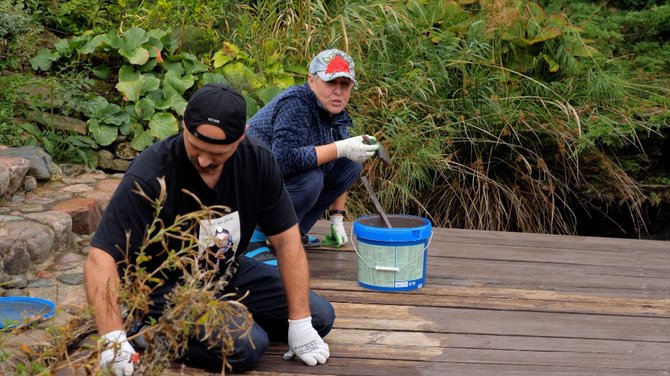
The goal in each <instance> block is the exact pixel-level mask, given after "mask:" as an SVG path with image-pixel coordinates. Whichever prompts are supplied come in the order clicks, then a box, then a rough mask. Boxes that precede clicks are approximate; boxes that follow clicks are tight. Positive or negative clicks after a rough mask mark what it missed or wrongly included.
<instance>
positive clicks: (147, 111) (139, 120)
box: [33, 27, 207, 151]
mask: <svg viewBox="0 0 670 376" xmlns="http://www.w3.org/2000/svg"><path fill="white" fill-rule="evenodd" d="M176 47H177V46H176V45H175V44H174V40H173V39H172V37H171V34H170V32H169V31H164V30H159V29H153V30H150V31H145V30H143V29H141V28H136V27H134V28H130V29H128V30H126V31H124V32H115V31H110V32H107V33H104V34H98V35H95V36H93V35H90V34H84V35H81V36H78V37H75V38H72V39H70V40H69V41H68V40H61V41H59V42H58V43H57V44H56V46H55V50H50V49H43V50H42V51H40V53H39V54H38V55H37V56H36V57H35V58H34V59H33V68H34V69H42V70H48V69H51V67H52V65H53V63H55V62H59V61H60V60H61V59H62V58H68V57H75V56H80V55H84V56H87V55H90V56H91V57H92V58H91V61H94V60H96V59H97V60H98V62H99V63H100V64H98V65H97V67H96V68H95V69H94V70H93V72H94V73H95V74H96V75H98V76H99V77H101V78H106V77H107V76H108V75H109V72H112V71H113V69H112V66H113V65H114V64H119V63H120V64H121V65H120V68H119V69H118V71H117V74H116V76H117V77H118V82H117V84H116V85H115V87H116V89H117V91H118V92H119V93H120V94H121V96H122V97H123V102H122V104H120V105H117V104H115V103H109V101H108V100H107V99H106V98H103V97H98V98H95V99H93V100H90V101H89V102H87V103H88V104H87V106H86V110H85V115H87V117H88V122H87V124H88V131H89V132H90V133H91V134H92V135H93V138H94V139H95V140H96V141H97V143H98V144H99V145H101V146H107V145H110V144H112V143H113V142H114V141H115V140H116V138H117V136H119V135H123V136H129V137H130V138H131V146H132V147H133V148H135V149H136V150H140V151H141V150H143V149H145V148H146V147H147V146H149V145H151V144H152V143H153V142H155V140H157V139H163V138H165V137H168V136H169V135H171V134H174V133H176V132H177V131H178V129H179V128H178V122H177V118H176V116H181V114H182V113H183V111H184V108H185V107H186V100H185V99H184V97H183V95H184V93H185V92H186V91H187V90H188V89H190V88H191V87H193V85H194V84H195V82H196V80H198V79H199V75H200V74H201V73H203V72H205V71H207V67H206V66H205V65H204V64H202V63H200V62H199V61H198V59H197V58H196V57H195V56H194V55H192V54H189V53H185V52H180V53H177V54H172V55H170V56H167V57H164V56H163V54H164V53H165V54H171V53H172V52H173V51H174V50H175V49H176ZM110 54H115V55H116V56H117V59H110V57H109V55H110ZM175 114H176V116H175Z"/></svg>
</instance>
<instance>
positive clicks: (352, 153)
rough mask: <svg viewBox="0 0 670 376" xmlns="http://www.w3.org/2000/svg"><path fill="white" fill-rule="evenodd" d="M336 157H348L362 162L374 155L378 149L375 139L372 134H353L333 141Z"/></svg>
mask: <svg viewBox="0 0 670 376" xmlns="http://www.w3.org/2000/svg"><path fill="white" fill-rule="evenodd" d="M335 146H336V147H337V157H338V158H342V157H344V158H348V159H351V160H352V161H354V162H358V163H362V162H365V160H366V159H368V158H370V157H372V156H373V155H375V151H377V149H379V146H380V145H379V143H378V142H377V139H376V138H374V137H372V136H367V135H366V136H355V137H350V138H347V139H344V140H340V141H335Z"/></svg>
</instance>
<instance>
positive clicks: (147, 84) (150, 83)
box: [142, 75, 161, 94]
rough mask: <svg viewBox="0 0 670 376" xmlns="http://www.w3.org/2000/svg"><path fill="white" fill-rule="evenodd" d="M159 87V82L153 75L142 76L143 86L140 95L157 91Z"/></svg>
mask: <svg viewBox="0 0 670 376" xmlns="http://www.w3.org/2000/svg"><path fill="white" fill-rule="evenodd" d="M160 86H161V80H160V79H158V78H156V77H154V76H153V75H144V85H143V86H142V94H144V93H148V92H150V91H154V90H158V88H159V87H160Z"/></svg>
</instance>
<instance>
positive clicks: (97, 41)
mask: <svg viewBox="0 0 670 376" xmlns="http://www.w3.org/2000/svg"><path fill="white" fill-rule="evenodd" d="M110 44H111V42H110V39H109V34H98V35H96V36H94V37H93V39H91V40H90V41H88V42H86V43H85V44H84V45H83V46H82V47H81V48H80V49H79V53H81V54H84V55H87V54H92V53H93V52H94V51H95V50H96V49H97V48H98V47H101V46H109V45H110Z"/></svg>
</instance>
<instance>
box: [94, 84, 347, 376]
mask: <svg viewBox="0 0 670 376" xmlns="http://www.w3.org/2000/svg"><path fill="white" fill-rule="evenodd" d="M183 125H184V131H183V132H182V133H179V134H176V135H173V136H171V137H169V138H167V139H165V140H162V141H159V142H157V143H155V144H154V145H152V146H150V147H149V148H147V149H146V150H145V151H143V152H142V153H141V154H140V155H138V156H137V158H135V160H134V161H133V163H132V164H131V166H130V168H129V169H128V171H127V172H126V174H125V175H124V177H123V180H122V181H121V183H120V184H119V187H118V188H117V190H116V192H115V193H114V196H113V197H112V199H111V201H110V202H109V205H108V206H107V208H106V209H105V212H104V215H103V217H102V219H101V221H100V224H99V226H98V228H97V230H96V232H95V235H94V237H93V239H92V241H91V251H90V253H89V256H88V258H87V260H86V263H85V266H84V274H85V287H86V294H87V298H88V301H89V304H90V305H91V306H92V308H93V309H94V313H95V318H96V324H97V327H98V332H99V334H100V336H101V337H102V340H104V343H105V344H106V346H108V347H107V348H106V349H105V350H104V351H103V352H102V353H101V356H100V366H101V367H111V368H112V370H113V373H115V374H116V375H129V374H132V373H133V363H132V362H131V360H132V358H133V355H134V354H135V352H136V349H135V348H134V347H133V346H132V344H131V343H129V341H128V340H127V338H128V337H129V336H132V335H133V334H134V333H132V332H131V333H128V335H127V333H126V332H125V331H124V327H123V321H122V318H121V313H120V306H119V304H118V293H117V292H116V291H118V290H117V289H118V288H119V283H120V282H119V281H120V279H119V275H120V274H122V272H123V270H124V268H125V267H127V265H128V264H131V263H133V262H136V261H137V251H138V250H139V249H140V246H141V245H142V241H143V239H144V237H145V235H146V234H145V232H146V229H147V228H150V224H151V222H152V220H153V218H154V216H155V208H154V207H153V206H152V204H151V203H150V202H149V201H148V200H146V198H142V197H140V196H139V195H138V194H137V193H136V192H135V191H136V186H139V187H140V188H141V189H142V190H143V191H144V192H145V193H146V194H147V196H149V197H150V198H152V199H156V198H157V197H158V195H159V193H160V191H161V186H160V184H159V180H158V179H159V178H163V179H164V181H165V187H166V189H167V195H166V197H165V201H164V203H163V209H162V210H161V211H160V219H161V220H162V221H163V223H166V224H168V225H169V224H172V223H174V220H175V218H176V217H177V216H180V215H187V214H188V213H191V212H195V211H198V210H200V209H201V206H200V204H199V203H198V202H196V200H195V199H194V198H193V197H192V196H190V195H188V194H186V193H184V191H188V192H191V193H193V194H194V195H196V196H197V197H198V199H199V200H200V201H201V202H202V205H204V206H213V205H224V206H226V207H228V208H230V209H231V210H230V212H229V213H227V214H225V215H223V216H222V217H219V218H212V219H207V220H201V221H200V222H199V223H198V226H197V227H198V228H199V234H198V243H199V244H204V245H205V246H203V248H206V245H207V244H211V243H212V241H213V237H214V234H215V231H216V228H217V227H222V228H225V229H226V230H227V231H228V232H229V234H230V236H232V237H233V238H234V239H237V240H238V241H236V242H235V243H234V245H233V246H232V247H233V249H232V252H233V256H232V257H233V258H234V261H233V262H230V263H227V268H228V270H226V271H222V273H221V274H222V275H227V276H230V277H231V278H230V281H229V282H228V284H227V286H226V288H225V289H224V290H223V291H222V295H223V294H228V293H233V294H235V296H236V297H243V296H244V295H245V294H248V295H247V296H246V297H244V298H243V299H242V300H241V302H242V304H244V306H245V307H246V308H247V309H248V311H249V312H250V313H251V315H252V317H253V321H254V322H253V327H252V329H251V331H250V333H249V335H248V336H243V335H242V333H237V334H238V335H235V334H236V332H235V331H236V330H237V331H239V330H240V328H238V327H235V326H234V325H232V324H231V327H230V328H228V329H229V330H230V331H231V332H232V333H233V334H234V335H233V337H234V338H236V339H235V342H234V350H233V353H232V354H229V355H227V356H226V361H227V362H228V363H229V364H230V365H231V366H232V370H233V371H237V372H240V371H245V370H248V369H250V368H251V367H252V366H253V365H254V364H255V363H256V362H257V361H258V360H259V358H260V357H261V355H262V354H263V353H264V352H265V350H266V349H267V346H268V343H269V342H270V341H282V342H288V344H289V351H288V352H287V354H286V355H285V358H290V357H293V356H298V357H299V358H300V359H301V360H302V361H303V362H304V363H305V364H308V365H316V364H323V363H325V362H326V360H327V359H328V357H329V356H330V354H329V349H328V345H327V344H326V343H325V342H324V341H323V339H322V337H323V336H325V335H326V334H327V333H328V332H329V331H330V329H331V328H332V325H333V322H334V320H335V312H334V310H333V307H332V305H331V304H330V303H329V302H328V301H326V300H325V299H323V298H322V297H320V296H318V295H317V294H315V293H314V292H313V291H311V290H310V289H309V272H308V264H307V259H306V256H305V252H304V249H303V247H302V243H301V239H300V231H299V229H298V224H297V223H298V222H297V218H296V215H295V212H294V210H293V206H292V203H291V198H290V196H289V195H288V193H287V191H286V189H285V188H284V183H283V180H282V175H281V173H280V171H279V168H278V166H277V163H276V162H275V160H274V157H273V155H272V153H271V152H270V150H269V149H268V148H267V147H265V146H264V145H263V144H262V143H261V142H260V141H258V140H257V139H255V138H254V137H253V136H245V135H244V132H245V127H246V103H245V101H244V98H243V97H242V96H241V95H240V94H239V93H237V92H236V91H234V90H232V89H231V88H229V87H227V86H225V85H221V84H207V85H205V86H203V87H202V88H200V89H199V90H198V91H197V92H196V93H195V94H194V95H193V96H192V97H191V99H190V101H189V103H188V105H187V106H186V110H185V112H184V121H183ZM256 226H259V227H260V228H261V229H262V230H263V232H264V233H265V234H267V236H268V238H269V239H270V241H271V242H272V244H273V245H274V250H275V252H276V254H277V258H278V260H279V266H280V267H279V269H278V268H276V267H273V266H269V265H266V264H263V263H262V262H258V261H256V260H253V259H251V258H248V257H238V256H239V255H240V254H241V253H242V252H243V251H244V250H245V249H246V247H247V245H248V243H249V239H250V238H251V235H252V233H253V231H254V229H255V228H256ZM180 245H181V244H171V243H170V244H168V246H170V249H180V248H179V247H180ZM122 250H128V251H127V252H126V251H122ZM228 252H230V251H228ZM145 254H146V255H150V256H151V258H150V259H149V260H148V261H145V264H143V266H145V267H147V268H151V267H156V266H157V265H160V263H161V262H162V261H163V260H164V257H163V256H164V255H165V252H164V245H161V244H153V245H151V246H150V247H149V248H147V249H146V250H145ZM161 275H162V276H163V277H162V278H163V281H162V282H163V283H162V284H161V285H160V286H159V287H158V288H156V289H155V290H154V291H153V293H152V294H151V305H150V312H147V313H146V314H147V323H148V320H149V319H148V318H149V317H153V318H156V317H159V316H160V315H161V313H162V310H163V308H164V305H165V294H166V293H168V292H169V291H171V290H172V288H173V287H174V286H175V285H176V284H177V283H179V280H180V277H181V274H180V272H179V271H174V270H167V271H162V274H161ZM110 298H111V299H110ZM110 300H111V302H110ZM140 327H141V325H140ZM136 343H139V341H138V342H136ZM221 349H222V346H221V345H219V346H214V347H212V346H211V344H210V343H209V342H208V341H207V339H203V338H190V339H189V345H188V351H187V353H186V354H185V355H184V357H183V359H181V361H183V362H184V363H186V364H187V365H189V366H194V367H200V368H207V369H212V368H214V369H221V367H222V365H223V354H222V353H221ZM138 350H141V349H138Z"/></svg>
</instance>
